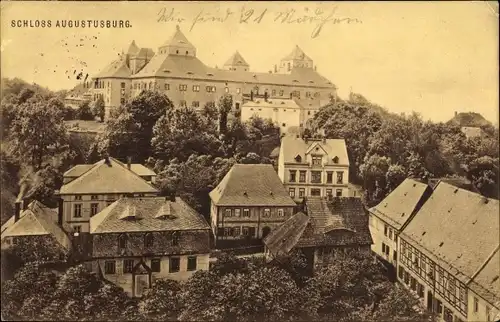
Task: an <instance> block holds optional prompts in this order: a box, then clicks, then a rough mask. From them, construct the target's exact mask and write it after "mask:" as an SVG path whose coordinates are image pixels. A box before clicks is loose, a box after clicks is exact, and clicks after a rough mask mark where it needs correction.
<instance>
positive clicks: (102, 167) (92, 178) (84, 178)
mask: <svg viewBox="0 0 500 322" xmlns="http://www.w3.org/2000/svg"><path fill="white" fill-rule="evenodd" d="M133 192H137V193H155V192H158V190H157V189H156V188H154V187H153V186H152V185H150V184H149V183H147V182H146V181H144V180H143V179H142V178H141V177H139V176H138V175H137V174H135V173H134V172H132V171H130V170H128V169H127V166H126V165H124V164H123V163H121V162H120V161H118V160H116V159H114V158H109V164H107V163H106V160H101V161H99V162H96V163H95V164H94V165H93V166H92V168H91V169H89V170H88V171H86V172H85V173H84V174H82V175H81V176H80V177H78V178H77V179H75V180H73V181H71V182H69V183H67V184H65V185H63V186H62V187H61V190H60V193H61V194H73V193H93V194H106V193H133Z"/></svg>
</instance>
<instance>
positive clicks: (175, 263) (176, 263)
mask: <svg viewBox="0 0 500 322" xmlns="http://www.w3.org/2000/svg"><path fill="white" fill-rule="evenodd" d="M180 269H181V260H180V258H179V257H170V266H169V272H170V273H175V272H178V271H180Z"/></svg>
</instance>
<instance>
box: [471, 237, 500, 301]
mask: <svg viewBox="0 0 500 322" xmlns="http://www.w3.org/2000/svg"><path fill="white" fill-rule="evenodd" d="M469 287H470V288H471V289H472V290H473V291H474V292H476V293H477V294H478V295H480V296H481V297H482V298H483V299H485V300H486V301H488V302H489V303H491V304H493V305H496V306H497V309H499V310H500V246H497V249H495V251H494V253H493V254H492V256H491V257H490V258H488V259H487V260H486V261H485V263H484V267H481V268H480V270H479V271H478V272H477V275H476V276H475V277H474V278H473V280H472V281H471V282H470V283H469Z"/></svg>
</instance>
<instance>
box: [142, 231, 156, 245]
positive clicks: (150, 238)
mask: <svg viewBox="0 0 500 322" xmlns="http://www.w3.org/2000/svg"><path fill="white" fill-rule="evenodd" d="M153 241H154V239H153V234H152V233H146V235H144V247H146V248H148V247H153Z"/></svg>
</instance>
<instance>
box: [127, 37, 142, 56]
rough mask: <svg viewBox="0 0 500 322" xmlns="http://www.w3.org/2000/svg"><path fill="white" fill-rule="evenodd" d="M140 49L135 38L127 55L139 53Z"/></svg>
mask: <svg viewBox="0 0 500 322" xmlns="http://www.w3.org/2000/svg"><path fill="white" fill-rule="evenodd" d="M139 50H140V49H139V47H138V46H137V45H136V44H135V40H132V43H131V44H130V46H128V49H127V55H132V56H133V55H137V54H138V53H139Z"/></svg>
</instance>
